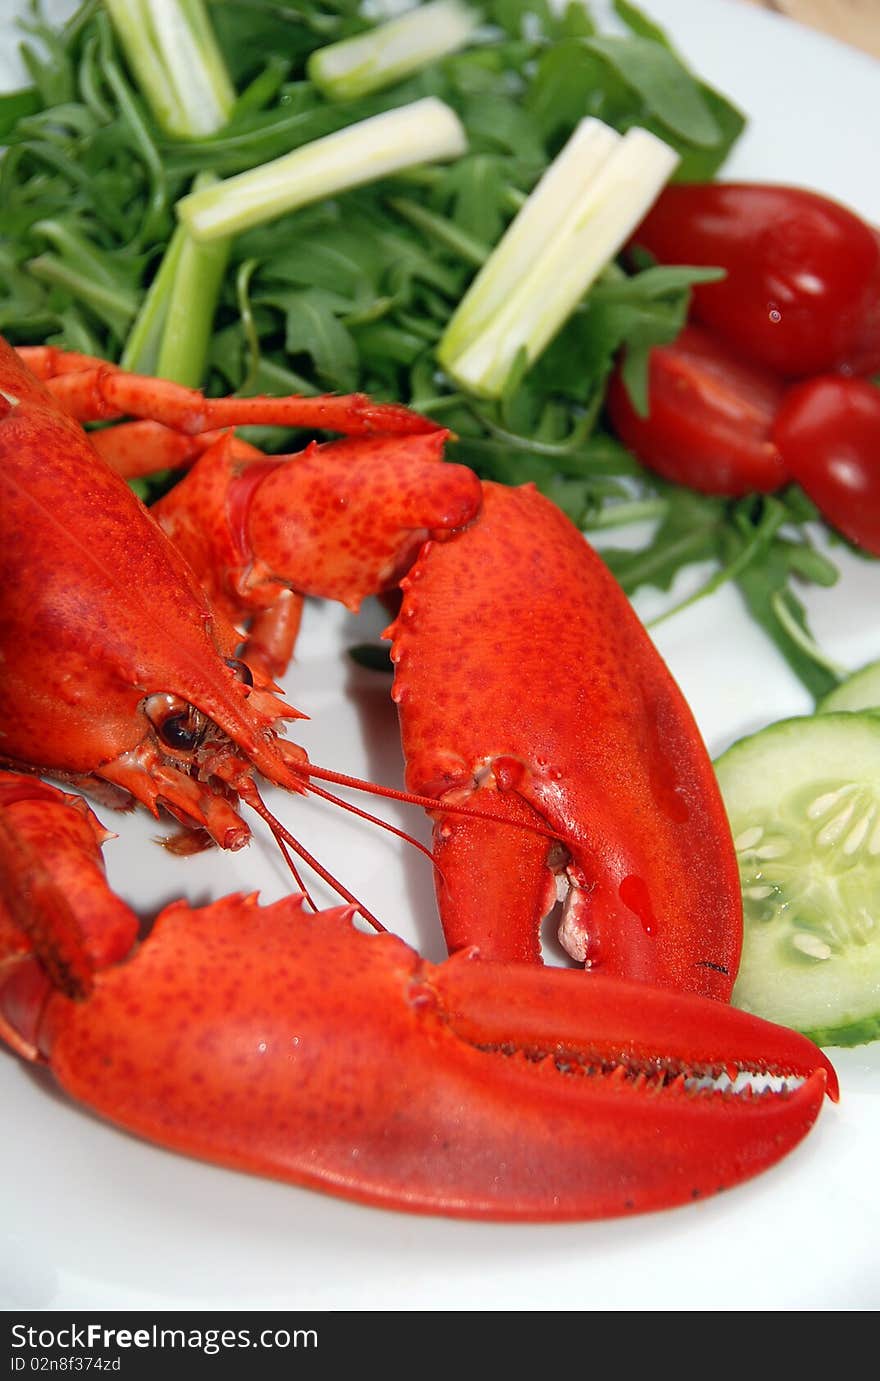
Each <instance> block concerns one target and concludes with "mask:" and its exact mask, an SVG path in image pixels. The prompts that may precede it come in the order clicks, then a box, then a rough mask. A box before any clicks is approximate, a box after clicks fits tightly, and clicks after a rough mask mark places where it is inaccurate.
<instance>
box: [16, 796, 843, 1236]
mask: <svg viewBox="0 0 880 1381" xmlns="http://www.w3.org/2000/svg"><path fill="white" fill-rule="evenodd" d="M104 838H106V831H104V830H103V829H102V827H101V826H100V825H99V823H98V822H97V820H96V819H95V817H94V816H93V815H92V813H91V811H89V810H88V808H87V807H85V804H84V802H83V801H82V799H81V798H80V797H74V796H70V795H67V794H66V793H64V792H62V791H59V790H57V789H56V788H54V787H52V786H49V785H47V784H46V783H43V782H40V781H38V780H36V779H34V778H33V777H26V776H21V775H17V774H8V775H4V774H0V864H2V869H0V871H2V876H3V877H4V879H5V882H6V886H5V888H4V893H3V896H4V897H5V901H6V904H5V906H4V904H3V898H2V897H0V1036H3V1037H5V1038H6V1040H7V1041H8V1042H9V1043H10V1044H11V1045H12V1046H13V1048H14V1049H16V1050H17V1051H18V1052H19V1053H20V1054H21V1055H23V1056H25V1057H26V1058H30V1059H33V1060H36V1061H39V1062H44V1063H47V1064H49V1065H50V1066H51V1068H52V1070H53V1072H54V1074H55V1077H56V1078H57V1080H58V1081H59V1083H60V1084H61V1085H62V1087H63V1088H64V1089H65V1090H66V1091H67V1092H68V1093H69V1094H70V1095H71V1096H73V1097H74V1098H77V1099H80V1100H81V1101H83V1102H84V1103H86V1104H88V1105H89V1106H90V1107H92V1108H94V1109H95V1110H97V1111H98V1112H99V1113H101V1114H103V1115H104V1116H106V1117H107V1118H109V1119H111V1120H112V1121H114V1122H116V1123H118V1124H120V1125H121V1126H123V1127H125V1128H127V1129H128V1130H130V1131H132V1132H135V1133H137V1134H139V1135H141V1136H144V1137H147V1138H149V1139H151V1140H153V1141H156V1142H158V1143H160V1144H161V1145H163V1146H167V1147H169V1148H171V1149H174V1150H177V1151H181V1152H184V1153H186V1154H189V1155H193V1156H198V1157H201V1158H204V1159H208V1160H211V1161H214V1162H216V1163H218V1164H220V1165H225V1166H230V1167H233V1168H235V1169H239V1170H245V1171H249V1172H251V1173H257V1174H263V1175H269V1176H272V1177H275V1178H278V1179H282V1180H287V1181H290V1182H292V1183H294V1184H297V1185H305V1186H308V1187H312V1188H319V1189H324V1190H328V1191H331V1192H333V1193H336V1194H340V1195H343V1196H346V1197H349V1198H352V1199H356V1200H359V1201H361V1202H365V1203H370V1204H378V1205H384V1206H387V1207H394V1208H399V1209H406V1210H410V1211H414V1212H433V1213H444V1214H448V1215H451V1216H459V1217H477V1218H497V1219H549V1220H552V1219H569V1218H584V1219H589V1218H597V1217H611V1216H616V1215H622V1214H627V1213H633V1212H645V1211H648V1210H653V1209H658V1208H665V1207H671V1206H673V1205H676V1204H682V1203H686V1202H689V1201H691V1200H693V1199H697V1198H700V1197H702V1196H704V1195H707V1194H711V1193H714V1192H716V1191H717V1190H718V1189H720V1188H725V1187H730V1186H732V1185H734V1184H737V1183H739V1182H740V1181H742V1180H744V1179H747V1178H749V1177H751V1176H752V1175H754V1174H757V1173H758V1172H759V1171H761V1170H763V1169H766V1168H767V1167H769V1166H771V1165H773V1164H774V1163H775V1162H776V1161H778V1160H779V1159H780V1158H781V1157H782V1156H783V1155H785V1154H786V1153H787V1152H788V1151H789V1150H790V1149H791V1148H792V1147H793V1146H794V1145H795V1144H796V1143H797V1142H798V1141H799V1140H800V1139H801V1138H802V1137H803V1136H804V1135H805V1133H806V1132H807V1131H808V1130H809V1128H810V1127H811V1125H812V1123H813V1121H814V1120H815V1118H816V1116H817V1114H818V1111H819V1108H820V1105H821V1102H822V1100H823V1096H824V1094H825V1092H826V1091H827V1092H828V1093H829V1094H830V1096H831V1097H833V1098H836V1096H837V1083H836V1079H835V1076H834V1071H833V1069H832V1068H831V1066H830V1064H829V1063H828V1061H827V1059H826V1058H825V1057H824V1055H822V1054H821V1052H820V1051H818V1050H817V1049H816V1048H815V1047H814V1046H812V1045H811V1043H810V1042H809V1041H807V1040H806V1039H805V1038H804V1037H802V1036H799V1035H796V1034H795V1033H793V1032H791V1031H786V1030H783V1029H781V1028H779V1027H775V1026H772V1025H770V1024H769V1023H767V1022H764V1021H762V1020H760V1019H758V1018H755V1017H750V1016H747V1015H746V1014H744V1013H742V1012H740V1011H738V1010H736V1009H734V1008H731V1007H728V1006H725V1005H724V1004H721V1003H718V1002H714V1001H712V1000H711V999H708V998H700V997H696V996H694V995H692V994H686V993H674V992H670V991H663V990H661V989H656V988H651V987H649V986H646V985H644V984H639V983H627V982H624V981H622V980H617V979H613V978H607V977H603V976H601V975H599V974H587V975H586V976H584V975H581V974H578V973H576V972H574V971H573V970H563V969H556V968H543V967H539V966H533V965H527V964H521V963H512V964H507V963H500V962H496V961H493V960H486V959H480V958H478V957H477V956H476V955H475V953H474V951H472V950H462V951H461V952H459V953H457V954H455V955H454V956H453V957H452V958H450V959H448V960H447V961H446V962H445V963H443V964H439V965H434V964H429V963H426V962H425V961H423V960H422V959H421V958H420V957H419V955H418V954H417V953H416V952H415V951H414V950H412V949H411V948H410V947H409V946H408V945H406V944H405V943H404V942H403V941H402V940H399V939H397V938H396V937H394V936H391V935H388V934H385V935H371V934H366V933H364V932H362V931H359V930H357V929H356V928H355V927H354V925H353V908H352V907H338V908H335V909H334V910H330V911H324V912H320V913H318V914H316V915H312V914H309V913H308V912H307V911H306V910H305V909H304V907H303V903H302V898H301V897H298V896H293V897H290V898H287V899H285V900H283V901H281V902H277V903H275V904H274V905H272V906H267V907H263V906H260V905H259V903H258V901H257V899H256V897H254V896H242V895H237V896H229V897H225V898H223V899H222V900H220V901H217V902H215V903H213V904H212V905H210V906H208V907H204V908H202V909H200V910H191V909H190V907H189V906H188V905H187V904H186V903H185V902H182V901H181V902H175V903H174V904H172V905H171V906H169V907H167V908H166V909H165V910H164V911H163V912H162V913H161V915H159V916H158V918H157V919H156V920H155V923H154V924H153V926H152V929H151V930H150V932H149V934H147V936H146V938H145V939H143V940H142V941H138V940H137V938H136V936H137V934H138V924H137V920H136V918H135V917H134V916H133V914H132V913H131V912H130V911H129V910H128V908H127V907H126V906H125V905H124V903H122V902H121V901H120V900H119V899H118V898H115V897H114V896H113V894H112V893H111V892H110V891H109V889H108V888H107V886H106V883H105V882H104V880H103V876H102V863H101V854H100V846H101V843H102V841H103V839H104ZM47 845H48V847H47ZM4 956H5V958H4ZM745 1070H749V1071H753V1072H755V1073H757V1074H759V1075H760V1076H761V1077H762V1078H763V1080H764V1081H765V1083H766V1082H767V1081H768V1080H772V1082H773V1084H774V1085H776V1086H777V1087H778V1086H779V1085H780V1084H781V1083H782V1082H783V1081H793V1083H794V1084H795V1085H796V1087H794V1088H792V1089H791V1090H790V1091H788V1092H778V1091H775V1092H774V1091H772V1090H771V1089H765V1091H763V1092H758V1093H751V1092H749V1091H741V1092H737V1091H735V1090H736V1088H737V1084H738V1083H739V1082H741V1081H740V1080H739V1076H740V1074H741V1073H742V1072H743V1071H745ZM719 1076H721V1079H722V1080H724V1081H726V1082H727V1088H726V1090H723V1091H722V1090H720V1089H719V1088H718V1087H716V1084H717V1081H718V1079H719ZM731 1081H736V1082H733V1083H731ZM749 1087H750V1086H749V1085H748V1084H746V1085H745V1088H746V1090H748V1089H749Z"/></svg>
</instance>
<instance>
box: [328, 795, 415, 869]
mask: <svg viewBox="0 0 880 1381" xmlns="http://www.w3.org/2000/svg"><path fill="white" fill-rule="evenodd" d="M308 790H309V791H310V792H311V793H312V795H313V796H320V798H321V800H322V801H332V802H333V804H334V805H336V806H341V807H342V809H343V810H348V811H350V812H351V814H352V815H357V816H358V817H359V818H360V819H361V820H369V821H370V822H371V823H372V824H374V825H380V826H381V828H382V829H383V830H387V831H388V833H389V834H396V835H397V837H398V839H402V840H404V842H405V843H407V844H412V846H413V848H414V849H418V851H419V853H421V854H424V855H425V858H427V859H430V861H431V862H432V863H433V864H434V866H435V867H436V866H437V864H436V860H435V858H434V855H433V854H432V852H431V850H430V849H429V848H428V846H427V845H426V844H423V843H422V842H421V840H419V839H416V838H415V837H414V836H413V835H411V834H407V832H406V830H402V829H399V828H398V827H397V825H392V824H391V822H390V820H383V819H382V818H381V816H379V815H371V814H370V812H369V811H368V810H361V808H360V806H355V805H352V803H351V801H344V800H343V799H342V797H341V796H334V795H333V792H332V791H325V790H324V789H323V787H320V786H315V785H314V784H313V783H312V782H309V785H308Z"/></svg>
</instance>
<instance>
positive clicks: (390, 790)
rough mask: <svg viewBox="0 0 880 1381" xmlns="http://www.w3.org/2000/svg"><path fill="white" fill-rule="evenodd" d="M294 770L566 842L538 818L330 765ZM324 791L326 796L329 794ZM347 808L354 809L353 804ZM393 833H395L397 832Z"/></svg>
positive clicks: (353, 787) (390, 826)
mask: <svg viewBox="0 0 880 1381" xmlns="http://www.w3.org/2000/svg"><path fill="white" fill-rule="evenodd" d="M294 770H295V771H297V772H301V773H302V774H303V776H306V777H310V778H311V777H320V778H321V780H322V781H325V782H336V784H337V785H338V786H347V787H351V789H352V790H354V791H366V792H368V793H369V794H370V795H372V796H383V797H385V799H386V800H389V801H405V802H406V804H407V805H411V806H422V807H423V809H425V810H427V811H437V810H442V811H443V812H444V814H447V815H461V816H470V817H471V818H472V819H474V820H488V821H489V823H490V824H491V825H508V826H509V827H510V828H511V829H518V830H528V832H529V833H530V834H540V835H542V836H543V838H545V839H558V840H560V841H561V842H562V843H565V842H566V841H565V836H564V835H563V834H561V833H560V831H559V830H555V829H551V828H550V826H549V825H546V824H541V823H540V822H539V821H538V820H537V819H536V820H535V822H534V823H533V822H532V821H531V820H510V819H508V818H507V817H505V816H503V815H493V813H492V811H490V810H481V809H480V807H479V806H468V805H465V804H463V803H461V804H458V805H451V804H449V803H447V802H446V801H440V800H438V799H437V798H436V797H435V796H420V795H419V794H418V792H415V791H399V790H398V789H397V787H393V786H377V785H376V783H375V782H368V781H365V780H364V779H363V778H362V777H349V776H348V775H347V774H346V773H345V772H334V771H333V770H332V769H331V768H329V767H318V766H316V764H315V763H313V762H308V763H305V764H299V763H297V764H296V765H295V767H294ZM309 789H310V790H312V791H317V787H314V786H310V788H309ZM319 794H321V793H319ZM327 794H328V795H329V793H327ZM330 800H333V801H336V800H338V797H335V796H330ZM338 803H339V805H341V806H345V805H346V803H345V802H344V801H338ZM346 808H347V809H349V810H351V809H353V807H352V806H347V807H346ZM366 818H367V819H368V820H371V819H373V816H370V815H368V816H366ZM377 823H378V824H380V825H381V824H385V822H384V821H382V820H379V821H377ZM386 828H387V829H390V830H394V826H393V825H387V824H386ZM394 832H395V833H397V832H398V831H394ZM403 838H404V839H407V838H409V836H408V835H403ZM572 842H574V841H572ZM410 843H413V844H415V845H416V847H417V848H422V847H423V846H422V845H420V844H419V843H418V841H417V840H414V839H413V840H410ZM425 852H428V856H429V857H430V858H432V859H433V855H431V854H430V852H429V851H427V850H426V851H425Z"/></svg>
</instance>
